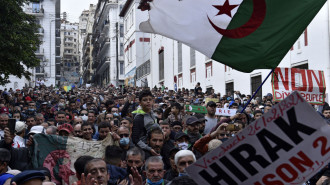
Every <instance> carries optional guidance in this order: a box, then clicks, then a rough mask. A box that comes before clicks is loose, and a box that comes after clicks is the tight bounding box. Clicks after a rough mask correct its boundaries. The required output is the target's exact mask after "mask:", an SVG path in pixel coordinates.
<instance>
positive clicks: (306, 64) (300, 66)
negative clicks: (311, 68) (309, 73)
mask: <svg viewBox="0 0 330 185" xmlns="http://www.w3.org/2000/svg"><path fill="white" fill-rule="evenodd" d="M292 67H293V68H298V69H308V63H305V64H300V65H297V66H292Z"/></svg>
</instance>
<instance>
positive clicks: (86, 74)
mask: <svg viewBox="0 0 330 185" xmlns="http://www.w3.org/2000/svg"><path fill="white" fill-rule="evenodd" d="M95 9H96V5H93V4H90V6H89V10H84V11H83V13H82V14H81V16H80V18H79V25H80V26H79V30H80V41H81V53H80V56H81V70H82V73H81V75H82V76H81V78H82V79H83V80H82V83H88V84H90V83H91V80H92V76H93V74H94V71H93V68H92V65H93V56H92V51H93V44H92V37H93V25H94V15H95ZM85 19H87V20H85ZM85 22H86V23H85Z"/></svg>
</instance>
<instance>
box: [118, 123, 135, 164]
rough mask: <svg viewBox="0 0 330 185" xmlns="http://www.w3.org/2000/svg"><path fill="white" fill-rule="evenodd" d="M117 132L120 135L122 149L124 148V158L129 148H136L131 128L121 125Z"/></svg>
mask: <svg viewBox="0 0 330 185" xmlns="http://www.w3.org/2000/svg"><path fill="white" fill-rule="evenodd" d="M117 134H118V136H119V137H120V140H119V146H120V148H121V149H123V157H122V159H125V157H126V152H127V151H128V150H129V149H131V148H134V147H135V145H134V144H133V142H132V140H131V137H130V132H129V128H127V127H125V126H120V127H119V128H118V130H117Z"/></svg>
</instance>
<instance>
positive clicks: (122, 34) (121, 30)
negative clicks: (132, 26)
mask: <svg viewBox="0 0 330 185" xmlns="http://www.w3.org/2000/svg"><path fill="white" fill-rule="evenodd" d="M119 34H120V37H124V25H122V24H121V25H120V26H119Z"/></svg>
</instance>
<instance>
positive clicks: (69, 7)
mask: <svg viewBox="0 0 330 185" xmlns="http://www.w3.org/2000/svg"><path fill="white" fill-rule="evenodd" d="M97 2H98V0H62V1H61V18H62V16H63V15H62V13H63V12H66V13H67V20H68V21H70V22H79V16H80V15H81V12H82V11H83V10H88V9H89V4H97Z"/></svg>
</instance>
